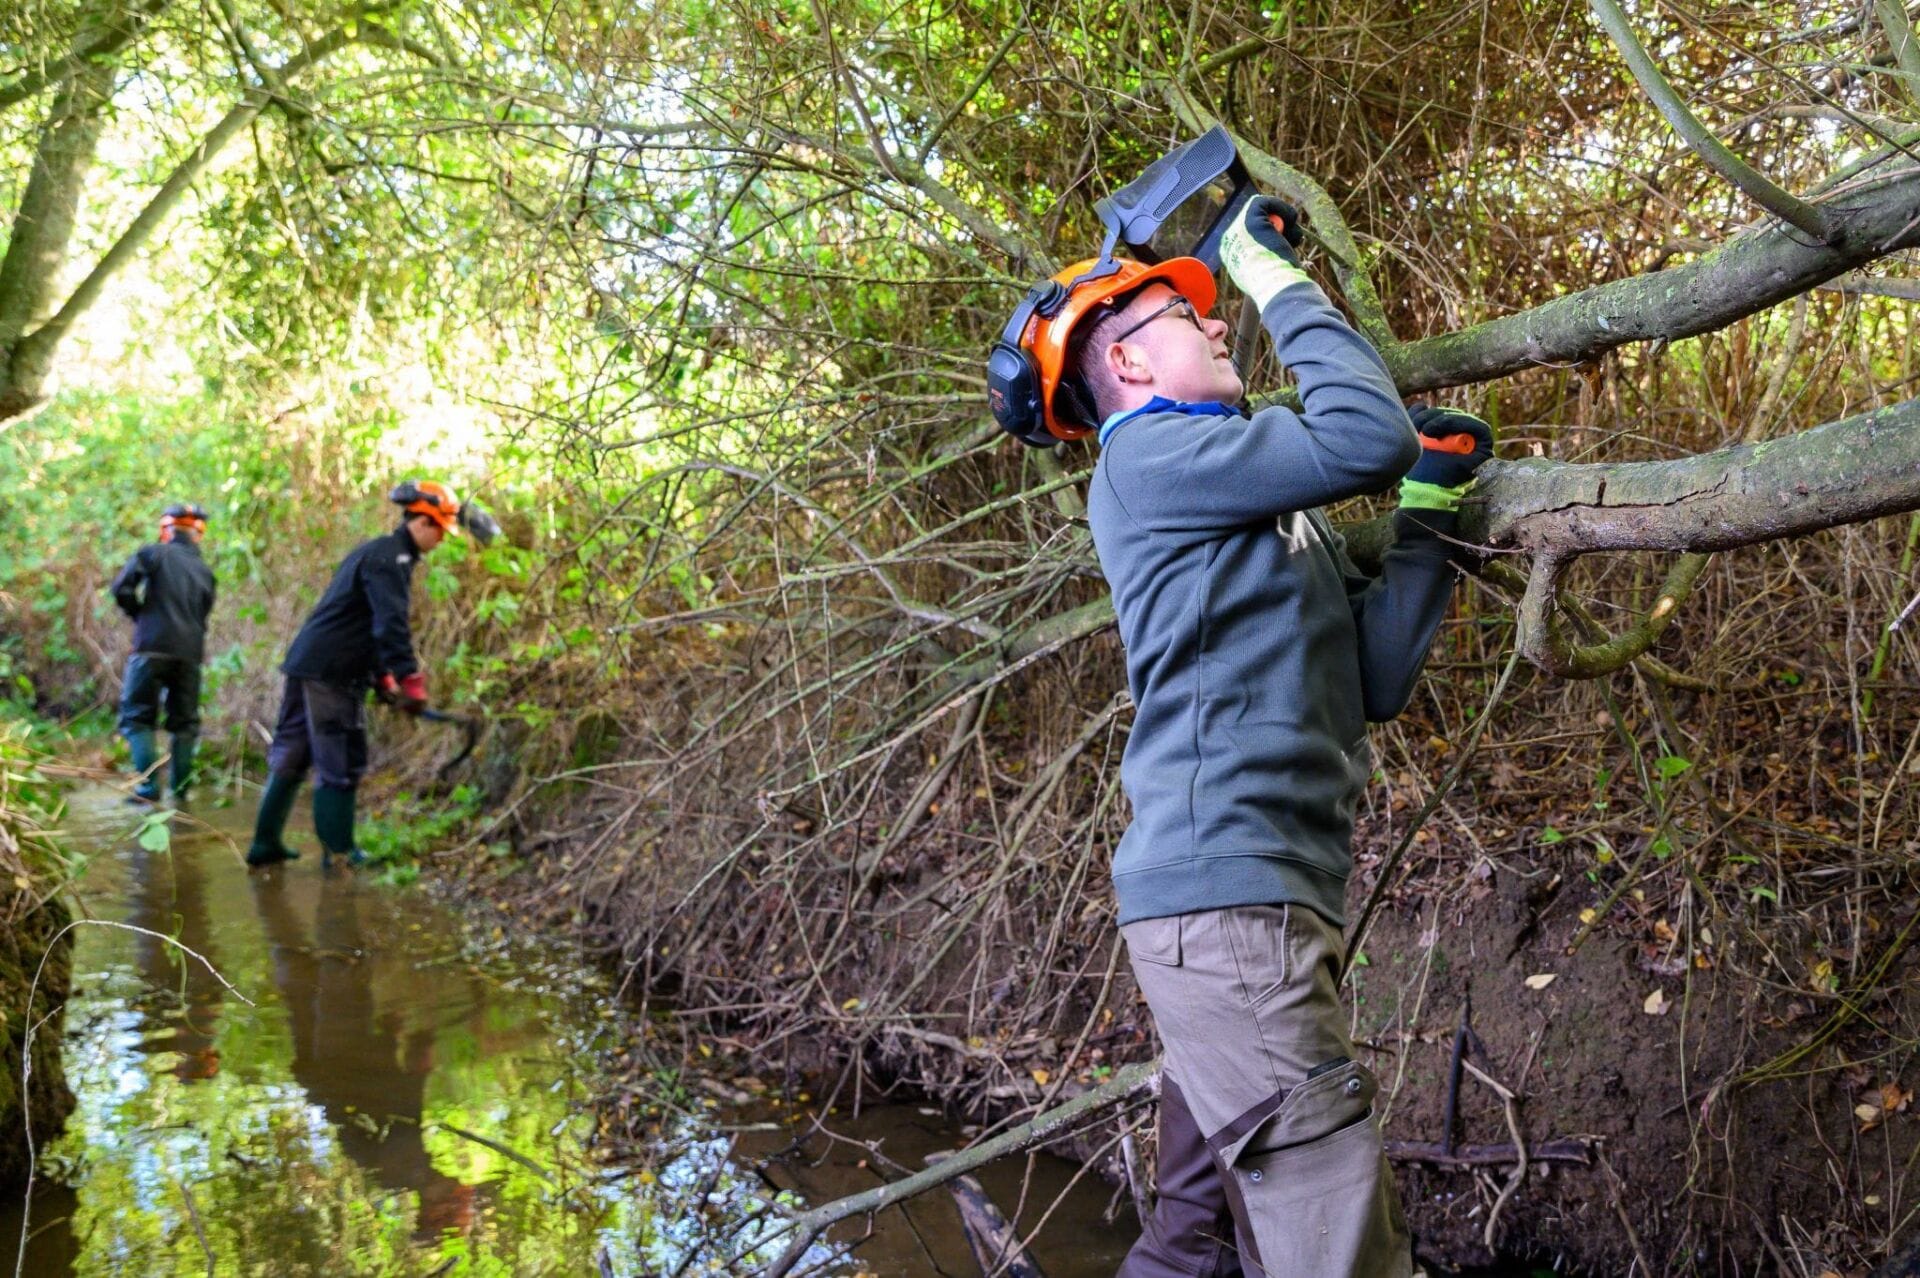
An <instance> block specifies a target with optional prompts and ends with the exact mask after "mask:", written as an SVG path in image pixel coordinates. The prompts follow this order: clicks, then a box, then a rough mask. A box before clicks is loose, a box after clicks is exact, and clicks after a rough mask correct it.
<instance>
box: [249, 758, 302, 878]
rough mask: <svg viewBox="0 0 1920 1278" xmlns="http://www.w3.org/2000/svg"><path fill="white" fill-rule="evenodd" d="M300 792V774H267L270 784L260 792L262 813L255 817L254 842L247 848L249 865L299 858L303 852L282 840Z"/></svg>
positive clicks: (271, 863)
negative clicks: (295, 775)
mask: <svg viewBox="0 0 1920 1278" xmlns="http://www.w3.org/2000/svg"><path fill="white" fill-rule="evenodd" d="M299 792H300V778H298V777H283V776H281V775H280V774H279V773H278V772H269V773H268V774H267V788H266V789H265V790H263V791H261V793H260V814H259V815H258V816H256V817H255V818H254V821H253V846H252V847H250V848H248V849H247V864H248V865H256V866H258V865H278V864H280V863H281V862H282V861H297V860H299V859H300V854H299V853H298V852H295V851H293V850H292V849H291V848H289V847H288V846H287V845H286V844H285V843H284V842H282V841H281V839H282V836H283V835H284V834H285V833H286V830H287V817H288V815H289V814H290V813H292V811H293V796H294V795H296V794H298V793H299Z"/></svg>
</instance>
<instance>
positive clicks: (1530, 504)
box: [1460, 400, 1920, 555]
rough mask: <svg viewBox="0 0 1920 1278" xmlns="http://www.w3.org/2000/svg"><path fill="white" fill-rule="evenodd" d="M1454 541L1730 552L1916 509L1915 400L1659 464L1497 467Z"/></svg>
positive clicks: (1537, 550)
mask: <svg viewBox="0 0 1920 1278" xmlns="http://www.w3.org/2000/svg"><path fill="white" fill-rule="evenodd" d="M1474 491H1475V494H1476V495H1477V497H1478V498H1479V500H1478V501H1477V502H1475V503H1472V505H1471V508H1469V507H1463V508H1462V516H1463V517H1462V519H1461V521H1460V522H1461V535H1462V537H1464V538H1466V539H1468V540H1471V541H1476V542H1482V543H1485V544H1489V545H1494V546H1515V547H1519V548H1520V549H1523V550H1526V551H1529V552H1531V553H1533V554H1536V555H1539V554H1561V555H1583V554H1588V553H1591V552H1593V551H1598V550H1683V551H1709V550H1731V549H1733V548H1734V547H1736V546H1751V545H1754V544H1755V543H1757V542H1762V541H1774V540H1777V539H1779V538H1782V537H1798V536H1803V535H1805V534H1807V533H1810V532H1818V531H1820V530H1821V529H1824V528H1833V527H1836V526H1838V525H1840V524H1854V523H1860V522H1862V521H1863V520H1868V519H1878V518H1880V517H1881V516H1883V515H1893V514H1899V513H1901V512H1903V511H1910V510H1920V400H1908V401H1906V402H1905V403H1902V404H1896V405H1894V406H1893V407H1890V408H1883V409H1879V410H1878V411H1875V412H1871V413H1863V414H1861V415H1859V416H1857V417H1848V418H1844V419H1842V420H1840V421H1836V422H1828V423H1827V424H1826V425H1824V426H1816V427H1814V428H1813V429H1812V430H1805V431H1801V432H1799V433H1798V434H1794V435H1788V436H1786V437H1784V438H1781V439H1771V440H1765V441H1763V442H1761V443H1757V444H1740V445H1738V446H1736V447H1733V448H1722V449H1717V450H1715V451H1713V452H1710V453H1701V454H1699V455H1698V456H1694V457H1683V458H1679V459H1676V460H1673V461H1657V462H1606V463H1597V464H1588V465H1570V464H1567V463H1565V462H1554V461H1547V460H1543V459H1537V458H1529V459H1527V460H1524V461H1492V462H1489V463H1487V465H1486V466H1485V468H1483V470H1482V472H1481V478H1480V480H1479V482H1478V483H1477V484H1476V485H1475V486H1474Z"/></svg>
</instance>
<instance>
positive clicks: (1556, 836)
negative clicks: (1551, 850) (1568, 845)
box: [1540, 825, 1567, 843]
mask: <svg viewBox="0 0 1920 1278" xmlns="http://www.w3.org/2000/svg"><path fill="white" fill-rule="evenodd" d="M1566 839H1567V836H1566V835H1564V834H1562V833H1560V831H1558V830H1556V829H1554V828H1553V827H1552V826H1550V825H1549V826H1543V827H1542V828H1541V830H1540V841H1541V842H1542V843H1564V842H1566Z"/></svg>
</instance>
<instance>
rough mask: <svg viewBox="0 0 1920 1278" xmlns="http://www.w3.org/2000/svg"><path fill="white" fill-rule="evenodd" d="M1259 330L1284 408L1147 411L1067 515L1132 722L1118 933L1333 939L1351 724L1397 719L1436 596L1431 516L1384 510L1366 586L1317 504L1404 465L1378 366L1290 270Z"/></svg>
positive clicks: (1443, 548)
mask: <svg viewBox="0 0 1920 1278" xmlns="http://www.w3.org/2000/svg"><path fill="white" fill-rule="evenodd" d="M1262 319H1263V321H1264V322H1265V324H1266V326H1267V329H1268V331H1269V332H1270V333H1271V334H1272V335H1273V339H1274V344H1275V348H1276V350H1277V351H1278V353H1279V356H1280V359H1281V362H1282V363H1284V364H1285V365H1286V366H1287V367H1288V368H1290V369H1292V370H1293V372H1294V375H1295V377H1296V378H1297V379H1298V382H1299V388H1300V394H1301V402H1302V410H1301V411H1300V412H1294V411H1293V410H1292V409H1289V408H1284V407H1272V408H1266V409H1263V410H1261V411H1260V412H1258V413H1255V414H1254V415H1253V416H1252V417H1251V418H1249V417H1246V416H1244V415H1241V414H1238V413H1234V414H1231V415H1207V413H1208V409H1207V408H1206V407H1200V408H1198V409H1194V408H1186V407H1182V406H1165V405H1162V406H1149V408H1148V409H1147V410H1145V411H1141V412H1139V413H1137V414H1135V415H1133V416H1131V417H1126V418H1120V419H1115V420H1110V421H1109V423H1108V424H1107V427H1106V428H1104V429H1103V431H1102V436H1103V440H1104V446H1103V448H1102V450H1101V454H1100V459H1099V462H1098V464H1097V466H1096V468H1095V471H1094V476H1093V482H1092V485H1091V487H1090V489H1089V493H1088V507H1087V509H1088V517H1089V520H1090V521H1091V523H1092V526H1093V537H1094V544H1095V546H1096V548H1097V549H1098V551H1099V554H1100V565H1101V568H1102V570H1103V571H1104V572H1105V574H1106V578H1107V581H1108V584H1109V585H1110V586H1111V588H1112V591H1113V604H1114V611H1115V612H1116V613H1117V614H1118V617H1119V623H1120V638H1121V641H1122V642H1123V643H1124V644H1125V645H1126V650H1127V684H1128V687H1129V688H1130V690H1131V691H1132V693H1133V700H1134V706H1135V711H1134V721H1133V729H1132V732H1131V734H1130V735H1129V737H1128V739H1127V745H1126V751H1125V754H1124V755H1123V757H1122V761H1121V779H1122V781H1123V782H1124V783H1125V786H1126V791H1127V795H1128V797H1129V798H1130V799H1131V800H1132V803H1133V822H1132V824H1131V825H1130V826H1129V827H1128V829H1127V832H1126V835H1125V836H1124V837H1123V838H1122V839H1121V841H1120V845H1119V847H1118V848H1117V849H1116V851H1115V853H1114V858H1113V877H1114V886H1115V891H1116V893H1117V895H1118V898H1119V907H1120V908H1119V921H1120V922H1121V923H1129V922H1132V921H1134V920H1135V919H1142V918H1156V917H1160V916H1164V915H1169V914H1184V913H1188V912H1191V911H1195V910H1209V909H1222V908H1225V907H1228V906H1236V905H1272V904H1279V903H1282V902H1295V903H1299V904H1302V905H1305V906H1307V907H1308V908H1310V909H1312V910H1314V911H1315V912H1316V913H1318V914H1320V915H1321V916H1323V917H1324V918H1326V919H1327V920H1328V921H1330V922H1332V923H1334V924H1335V925H1336V926H1337V925H1339V924H1341V923H1342V922H1343V913H1344V897H1345V891H1346V881H1347V876H1348V874H1349V872H1350V871H1351V869H1352V854H1351V851H1350V847H1349V844H1350V841H1351V838H1352V833H1353V813H1354V806H1355V802H1356V800H1357V799H1358V797H1359V794H1360V790H1361V787H1362V786H1363V785H1364V784H1365V782H1366V780H1367V777H1368V774H1369V771H1370V766H1369V758H1368V747H1367V721H1368V720H1375V721H1380V720H1385V719H1390V718H1392V717H1393V716H1394V715H1396V714H1398V713H1399V712H1400V711H1401V710H1402V709H1403V708H1404V707H1405V705H1406V702H1407V699H1408V697H1409V696H1410V695H1411V693H1412V689H1413V684H1414V679H1415V677H1416V676H1417V675H1418V673H1419V671H1420V667H1421V664H1422V662H1423V661H1424V660H1425V657H1426V651H1427V647H1428V645H1429V644H1430V643H1431V642H1432V639H1433V634H1434V631H1435V629H1436V628H1437V627H1438V626H1439V623H1440V620H1441V617H1442V616H1443V615H1444V613H1445V611H1446V606H1447V600H1448V597H1449V594H1450V593H1451V590H1452V585H1453V578H1454V574H1453V571H1452V569H1451V568H1450V566H1449V564H1448V554H1449V549H1450V547H1449V545H1448V543H1447V542H1445V541H1443V540H1442V539H1441V538H1440V537H1438V536H1436V535H1435V534H1436V532H1446V531H1450V530H1451V525H1452V521H1453V519H1454V516H1453V515H1452V514H1450V513H1448V514H1433V515H1431V517H1429V518H1426V522H1425V524H1423V523H1422V522H1420V521H1419V520H1418V519H1417V518H1416V517H1415V516H1413V515H1411V514H1409V513H1406V512H1402V513H1401V514H1399V515H1397V516H1396V517H1395V527H1396V533H1397V541H1396V543H1395V545H1394V547H1393V549H1391V550H1390V551H1388V552H1387V555H1386V559H1385V565H1384V569H1383V572H1382V575H1381V577H1380V578H1379V579H1378V580H1374V579H1371V578H1368V577H1366V576H1363V575H1362V574H1361V573H1360V572H1359V571H1358V570H1356V569H1355V568H1354V566H1353V564H1352V563H1351V561H1350V560H1349V559H1348V558H1347V555H1346V551H1345V548H1344V545H1343V543H1342V542H1341V539H1340V537H1339V536H1338V534H1336V533H1335V532H1334V531H1333V528H1332V526H1331V525H1330V524H1329V523H1328V522H1327V519H1326V517H1325V516H1324V515H1323V514H1322V513H1321V512H1320V510H1319V509H1318V507H1321V506H1324V505H1327V504H1330V503H1333V502H1337V501H1340V500H1343V499H1345V498H1349V497H1355V496H1359V495H1361V494H1364V493H1377V492H1380V491H1382V490H1384V489H1386V488H1387V487H1389V486H1390V485H1391V484H1392V483H1393V482H1394V481H1395V480H1396V479H1398V478H1400V476H1401V475H1403V474H1404V473H1405V472H1406V471H1407V470H1408V468H1409V467H1411V466H1412V464H1413V462H1414V460H1415V459H1416V458H1417V457H1418V456H1419V443H1418V440H1417V438H1416V437H1415V435H1414V432H1413V427H1412V424H1411V423H1410V422H1409V421H1408V420H1407V414H1406V411H1405V409H1403V408H1402V407H1401V406H1400V397H1399V395H1398V394H1397V393H1396V392H1395V390H1394V386H1393V382H1392V381H1391V379H1390V378H1389V377H1388V375H1387V371H1386V367H1385V365H1384V364H1383V363H1382V362H1381V360H1380V357H1379V356H1378V355H1377V354H1376V353H1375V352H1374V350H1373V348H1372V347H1371V346H1370V345H1368V343H1367V342H1366V340H1365V339H1364V338H1362V337H1361V336H1360V335H1359V334H1357V333H1355V332H1354V331H1353V330H1352V329H1350V328H1349V327H1347V325H1346V323H1345V321H1343V320H1342V319H1341V318H1340V315H1339V313H1338V312H1337V311H1335V310H1334V309H1333V307H1332V305H1331V304H1330V303H1329V302H1328V301H1327V299H1326V297H1325V295H1324V294H1322V293H1321V292H1320V290H1319V288H1318V287H1317V286H1315V285H1314V284H1313V283H1312V282H1311V281H1309V280H1307V279H1306V278H1305V277H1304V276H1303V277H1302V278H1301V279H1300V280H1299V281H1298V282H1297V283H1294V284H1291V285H1289V286H1288V287H1287V288H1285V289H1284V290H1282V291H1281V293H1280V294H1279V295H1278V296H1277V297H1276V298H1275V299H1274V300H1273V301H1272V302H1271V303H1269V305H1268V306H1267V308H1266V310H1265V312H1264V313H1263V315H1262ZM1116 422H1117V424H1116ZM1428 514H1429V512H1422V515H1423V516H1427V515H1428Z"/></svg>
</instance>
